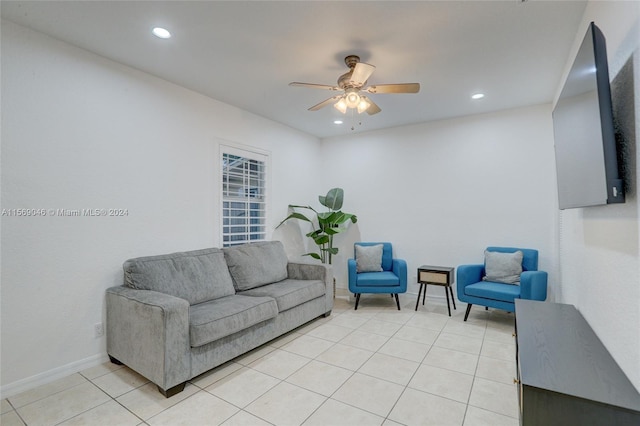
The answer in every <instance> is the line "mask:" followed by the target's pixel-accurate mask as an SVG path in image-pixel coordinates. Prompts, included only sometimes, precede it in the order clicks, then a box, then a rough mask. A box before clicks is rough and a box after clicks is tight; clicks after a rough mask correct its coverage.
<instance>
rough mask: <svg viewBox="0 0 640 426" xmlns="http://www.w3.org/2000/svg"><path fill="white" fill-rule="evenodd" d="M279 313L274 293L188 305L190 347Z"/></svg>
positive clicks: (208, 341) (204, 343)
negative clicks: (269, 295)
mask: <svg viewBox="0 0 640 426" xmlns="http://www.w3.org/2000/svg"><path fill="white" fill-rule="evenodd" d="M276 315H278V306H277V305H276V301H275V300H274V299H273V298H271V297H250V296H242V295H233V296H227V297H223V298H220V299H216V300H211V301H209V302H205V303H199V304H197V305H193V306H191V308H190V309H189V338H190V341H191V347H194V348H195V347H198V346H202V345H206V344H207V343H210V342H213V341H214V340H218V339H220V338H222V337H225V336H229V335H231V334H233V333H236V332H238V331H241V330H244V329H245V328H247V327H251V326H252V325H255V324H258V323H259V322H262V321H266V320H268V319H271V318H275V316H276Z"/></svg>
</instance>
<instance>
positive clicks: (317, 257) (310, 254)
mask: <svg viewBox="0 0 640 426" xmlns="http://www.w3.org/2000/svg"><path fill="white" fill-rule="evenodd" d="M303 256H311V257H313V258H314V259H318V260H322V258H321V257H320V255H319V254H318V253H305V254H303Z"/></svg>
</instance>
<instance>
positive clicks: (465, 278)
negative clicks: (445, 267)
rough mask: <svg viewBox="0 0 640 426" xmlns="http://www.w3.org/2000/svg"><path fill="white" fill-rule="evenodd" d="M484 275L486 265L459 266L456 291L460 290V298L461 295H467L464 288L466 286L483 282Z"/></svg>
mask: <svg viewBox="0 0 640 426" xmlns="http://www.w3.org/2000/svg"><path fill="white" fill-rule="evenodd" d="M483 274H484V264H480V265H460V266H458V268H457V271H456V282H457V284H456V289H457V290H458V297H460V295H461V294H465V292H464V288H465V287H466V286H468V285H469V284H475V283H477V282H479V281H482V275H483Z"/></svg>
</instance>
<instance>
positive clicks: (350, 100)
mask: <svg viewBox="0 0 640 426" xmlns="http://www.w3.org/2000/svg"><path fill="white" fill-rule="evenodd" d="M345 102H346V104H347V107H348V108H356V107H357V106H358V104H359V103H360V95H358V91H357V90H354V89H350V90H349V91H347V94H346V96H345Z"/></svg>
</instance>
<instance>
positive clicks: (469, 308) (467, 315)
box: [464, 303, 473, 321]
mask: <svg viewBox="0 0 640 426" xmlns="http://www.w3.org/2000/svg"><path fill="white" fill-rule="evenodd" d="M471 306H473V305H472V304H471V303H469V304H468V305H467V312H466V313H465V314H464V320H465V321H466V320H467V318H468V317H469V312H471Z"/></svg>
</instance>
